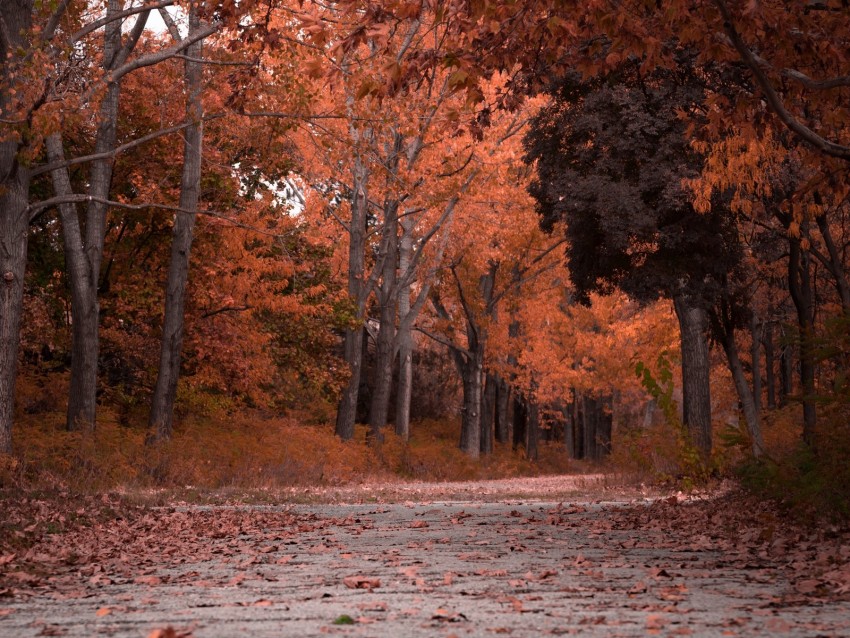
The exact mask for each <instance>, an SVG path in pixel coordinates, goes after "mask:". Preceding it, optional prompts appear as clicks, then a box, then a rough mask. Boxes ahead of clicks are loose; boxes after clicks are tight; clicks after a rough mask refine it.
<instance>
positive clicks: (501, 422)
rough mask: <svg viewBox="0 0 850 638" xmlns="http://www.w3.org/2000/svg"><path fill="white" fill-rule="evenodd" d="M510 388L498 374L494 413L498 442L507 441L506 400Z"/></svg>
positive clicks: (508, 428) (508, 427) (508, 396)
mask: <svg viewBox="0 0 850 638" xmlns="http://www.w3.org/2000/svg"><path fill="white" fill-rule="evenodd" d="M509 400H510V389H509V388H508V384H507V382H506V381H505V380H504V379H503V378H502V377H500V376H497V377H496V415H495V420H496V423H495V435H496V440H497V441H498V442H499V443H507V442H508V437H509V436H510V433H509V430H510V426H509V423H510V421H509V419H508V402H509Z"/></svg>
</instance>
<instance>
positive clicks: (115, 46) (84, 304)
mask: <svg viewBox="0 0 850 638" xmlns="http://www.w3.org/2000/svg"><path fill="white" fill-rule="evenodd" d="M122 9H123V6H122V3H121V1H120V0H109V1H108V2H107V5H106V17H107V19H110V18H111V19H110V20H109V22H107V24H106V25H105V27H104V40H103V69H104V71H107V72H108V71H109V69H111V68H112V67H113V65H114V64H115V62H116V56H117V55H118V52H119V50H120V49H121V26H122V20H121V19H117V18H115V15H116V14H117V13H119V12H120V11H121V10H122ZM120 93H121V86H120V84H119V82H109V83H108V84H107V86H106V93H105V95H104V98H103V102H101V105H100V112H99V114H98V126H97V133H96V136H95V153H98V154H109V153H110V152H111V151H112V150H114V149H115V144H116V138H117V126H118V101H119V97H120ZM113 163H114V159H113V158H111V157H107V158H104V159H98V160H94V161H93V162H92V163H91V173H90V174H89V186H88V193H89V195H90V196H91V197H92V199H91V200H89V203H88V206H87V210H86V215H85V241H84V245H83V250H84V251H85V258H86V262H87V267H88V276H87V277H85V278H84V279H83V280H82V281H80V282H78V283H77V284H75V285H76V286H80V287H84V288H85V293H84V294H82V295H77V296H76V300H77V301H78V302H79V304H80V305H78V306H74V300H75V297H74V296H72V297H71V316H72V318H73V322H74V327H73V331H72V338H73V345H72V358H71V379H70V385H69V388H68V412H67V418H66V427H67V428H68V429H69V430H75V429H77V428H94V426H95V423H96V418H97V365H98V359H99V356H100V304H99V301H98V288H99V284H100V264H101V261H102V259H103V245H104V241H105V240H106V214H107V211H108V206H107V205H106V203H105V200H107V199H109V192H110V189H111V185H112V168H113ZM72 250H75V248H72ZM75 272H76V271H75V270H71V271H70V273H69V274H70V275H71V276H74V274H75Z"/></svg>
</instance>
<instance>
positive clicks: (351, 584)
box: [342, 576, 381, 590]
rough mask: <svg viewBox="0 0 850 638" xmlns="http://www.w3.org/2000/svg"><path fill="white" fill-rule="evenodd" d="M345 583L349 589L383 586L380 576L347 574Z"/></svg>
mask: <svg viewBox="0 0 850 638" xmlns="http://www.w3.org/2000/svg"><path fill="white" fill-rule="evenodd" d="M342 583H343V585H345V586H346V587H348V588H349V589H369V590H371V589H376V588H378V587H380V586H381V579H380V578H369V577H367V576H346V577H345V578H343V579H342Z"/></svg>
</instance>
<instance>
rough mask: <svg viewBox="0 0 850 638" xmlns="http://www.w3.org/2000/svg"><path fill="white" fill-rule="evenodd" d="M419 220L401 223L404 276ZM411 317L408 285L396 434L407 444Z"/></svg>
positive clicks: (402, 307)
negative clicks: (408, 319)
mask: <svg viewBox="0 0 850 638" xmlns="http://www.w3.org/2000/svg"><path fill="white" fill-rule="evenodd" d="M414 225H415V219H414V218H413V217H411V216H405V217H404V218H403V219H402V220H401V228H402V233H401V239H400V240H399V247H398V270H399V272H400V273H402V275H404V273H407V270H408V268H409V267H410V258H411V254H412V253H413V228H414ZM408 313H410V284H409V283H407V284H405V285H403V286H401V288H400V289H399V292H398V317H399V330H398V333H397V335H396V340H397V342H398V384H397V386H398V387H397V388H396V413H395V433H396V434H397V435H398V436H400V437H401V439H402V440H403V441H407V440H409V439H410V399H411V393H412V391H413V335H412V333H411V329H412V327H411V326H410V324H409V322H407V321H404V319H405V318H407V315H408Z"/></svg>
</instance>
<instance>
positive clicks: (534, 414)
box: [525, 394, 540, 461]
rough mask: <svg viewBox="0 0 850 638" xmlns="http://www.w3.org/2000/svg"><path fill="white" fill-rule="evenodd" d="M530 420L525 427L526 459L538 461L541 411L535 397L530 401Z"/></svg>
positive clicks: (528, 404) (528, 419)
mask: <svg viewBox="0 0 850 638" xmlns="http://www.w3.org/2000/svg"><path fill="white" fill-rule="evenodd" d="M527 406H528V418H527V420H526V427H525V431H526V432H525V458H527V459H528V460H529V461H536V460H537V459H538V457H539V455H540V446H539V443H540V409H539V408H538V406H537V401H535V399H534V395H533V394H532V396H531V397H529V399H528V403H527Z"/></svg>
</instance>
